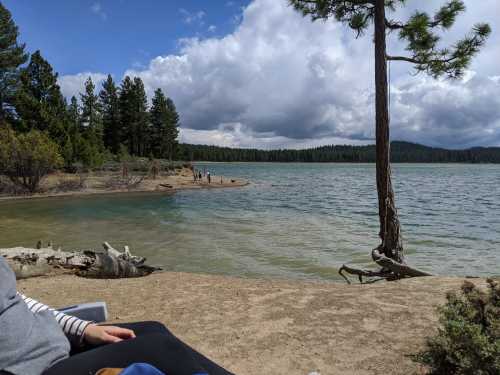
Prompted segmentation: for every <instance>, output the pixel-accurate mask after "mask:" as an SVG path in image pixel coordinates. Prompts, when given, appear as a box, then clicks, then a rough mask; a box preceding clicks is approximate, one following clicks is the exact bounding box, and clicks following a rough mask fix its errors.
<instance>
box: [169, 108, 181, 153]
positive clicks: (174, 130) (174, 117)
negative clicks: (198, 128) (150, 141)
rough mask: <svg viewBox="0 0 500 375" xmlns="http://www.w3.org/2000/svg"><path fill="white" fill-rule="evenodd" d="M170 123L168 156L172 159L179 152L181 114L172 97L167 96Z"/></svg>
mask: <svg viewBox="0 0 500 375" xmlns="http://www.w3.org/2000/svg"><path fill="white" fill-rule="evenodd" d="M167 109H168V125H167V129H166V130H167V140H168V141H167V156H168V158H169V159H170V160H172V158H174V156H175V155H176V153H177V145H178V141H177V137H178V136H179V114H178V113H177V109H176V108H175V104H174V102H173V100H172V99H170V98H167Z"/></svg>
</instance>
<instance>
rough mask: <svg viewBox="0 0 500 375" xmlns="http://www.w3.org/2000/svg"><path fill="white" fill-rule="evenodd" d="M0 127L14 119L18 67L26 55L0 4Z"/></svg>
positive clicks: (8, 13)
mask: <svg viewBox="0 0 500 375" xmlns="http://www.w3.org/2000/svg"><path fill="white" fill-rule="evenodd" d="M0 36H1V37H0V125H1V124H2V123H3V122H4V121H8V120H12V118H13V117H14V101H15V95H16V91H17V89H18V87H19V67H20V66H21V65H22V64H24V63H25V62H26V60H27V59H28V55H27V54H26V53H25V52H24V47H25V45H24V44H19V43H18V42H17V37H18V36H19V32H18V29H17V26H16V24H15V23H14V21H13V20H12V15H11V14H10V12H9V10H8V9H7V8H5V7H4V6H3V4H2V3H0Z"/></svg>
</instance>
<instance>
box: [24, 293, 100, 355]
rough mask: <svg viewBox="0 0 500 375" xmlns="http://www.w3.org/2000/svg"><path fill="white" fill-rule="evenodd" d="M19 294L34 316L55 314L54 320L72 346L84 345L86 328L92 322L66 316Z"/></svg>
mask: <svg viewBox="0 0 500 375" xmlns="http://www.w3.org/2000/svg"><path fill="white" fill-rule="evenodd" d="M18 294H19V295H20V296H21V298H22V299H23V301H24V302H25V303H26V304H27V305H28V308H29V309H30V311H31V312H33V313H34V314H36V313H39V312H41V311H45V310H49V311H51V312H52V313H53V314H54V318H55V319H56V321H57V323H59V326H60V327H61V329H62V330H63V332H64V333H65V334H66V336H67V337H68V339H69V340H70V342H71V343H72V344H76V345H79V344H81V343H82V340H83V332H84V331H85V328H87V326H88V325H89V324H91V323H92V322H89V321H87V320H81V319H78V318H76V317H74V316H71V315H66V314H64V313H62V312H60V311H57V310H55V309H53V308H50V307H49V306H47V305H44V304H43V303H40V302H38V301H36V300H34V299H33V298H29V297H26V296H25V295H23V294H21V293H18Z"/></svg>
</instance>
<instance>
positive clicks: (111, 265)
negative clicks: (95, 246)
mask: <svg viewBox="0 0 500 375" xmlns="http://www.w3.org/2000/svg"><path fill="white" fill-rule="evenodd" d="M36 247H37V248H36V249H31V248H25V247H15V248H10V249H0V256H3V257H4V258H5V259H6V261H7V263H9V265H10V266H11V268H12V269H13V270H14V273H15V274H16V277H17V278H18V279H25V278H28V277H33V276H42V275H47V274H51V273H54V272H58V271H61V270H62V271H66V272H72V273H76V274H77V275H78V276H82V277H88V278H99V279H116V278H127V277H141V276H146V275H149V274H150V273H152V272H154V271H156V270H159V269H160V268H157V267H152V266H148V265H146V264H144V262H145V261H146V258H143V257H138V256H133V255H132V254H131V253H130V250H129V248H128V246H125V248H124V251H123V252H120V251H118V250H116V249H114V248H113V247H112V246H111V245H110V244H109V243H107V242H104V243H103V247H104V251H103V252H97V251H93V250H85V251H74V252H66V251H62V250H61V249H58V250H54V249H53V248H52V246H51V245H50V244H49V246H48V247H45V248H43V247H42V246H41V242H39V243H38V244H37V246H36Z"/></svg>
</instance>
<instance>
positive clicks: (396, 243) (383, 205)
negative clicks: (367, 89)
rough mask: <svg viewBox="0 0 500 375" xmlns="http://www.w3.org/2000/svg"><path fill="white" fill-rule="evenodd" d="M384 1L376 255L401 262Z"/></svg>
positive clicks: (379, 31) (378, 43) (378, 27)
mask: <svg viewBox="0 0 500 375" xmlns="http://www.w3.org/2000/svg"><path fill="white" fill-rule="evenodd" d="M384 3H385V1H384V0H375V20H374V21H375V22H374V23H375V96H376V98H375V116H376V168H377V173H376V174H377V192H378V207H379V220H380V233H379V236H380V238H381V240H382V244H381V247H380V249H379V250H380V253H383V254H385V255H386V256H387V257H389V258H391V259H394V260H395V261H397V262H401V263H403V262H404V258H403V245H402V241H401V234H400V225H399V218H398V214H397V211H396V205H395V203H394V191H393V189H392V182H391V166H390V141H389V109H388V95H387V59H386V28H385V4H384Z"/></svg>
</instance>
